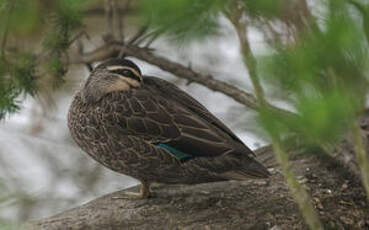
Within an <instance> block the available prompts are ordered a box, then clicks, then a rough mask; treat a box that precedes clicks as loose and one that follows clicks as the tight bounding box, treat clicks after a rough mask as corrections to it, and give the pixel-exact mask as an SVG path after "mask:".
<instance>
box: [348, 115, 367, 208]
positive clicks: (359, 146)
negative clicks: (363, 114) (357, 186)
mask: <svg viewBox="0 0 369 230" xmlns="http://www.w3.org/2000/svg"><path fill="white" fill-rule="evenodd" d="M351 135H352V139H353V140H352V143H353V144H354V147H355V153H356V159H357V161H358V164H359V167H360V172H361V180H362V183H363V186H364V188H365V190H366V195H367V199H368V201H369V161H368V153H367V152H366V150H365V147H364V144H363V140H362V136H361V129H360V127H359V125H358V124H357V122H355V123H354V124H353V126H352V128H351Z"/></svg>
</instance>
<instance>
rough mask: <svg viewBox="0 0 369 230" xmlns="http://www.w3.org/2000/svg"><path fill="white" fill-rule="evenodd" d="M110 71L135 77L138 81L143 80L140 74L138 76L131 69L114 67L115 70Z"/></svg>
mask: <svg viewBox="0 0 369 230" xmlns="http://www.w3.org/2000/svg"><path fill="white" fill-rule="evenodd" d="M110 72H111V73H115V74H119V75H120V76H123V77H128V78H132V79H135V80H136V81H139V82H141V78H140V76H137V75H136V74H135V73H134V72H133V71H131V70H129V69H114V70H110Z"/></svg>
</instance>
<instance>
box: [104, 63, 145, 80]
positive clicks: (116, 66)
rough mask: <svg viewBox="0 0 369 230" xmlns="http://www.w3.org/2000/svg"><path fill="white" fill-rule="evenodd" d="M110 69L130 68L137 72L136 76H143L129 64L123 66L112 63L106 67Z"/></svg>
mask: <svg viewBox="0 0 369 230" xmlns="http://www.w3.org/2000/svg"><path fill="white" fill-rule="evenodd" d="M106 68H107V69H108V70H117V69H128V70H130V71H132V72H133V73H134V74H136V76H139V77H140V78H141V74H140V73H138V72H137V71H136V70H135V69H133V68H131V67H128V66H121V65H111V66H108V67H106Z"/></svg>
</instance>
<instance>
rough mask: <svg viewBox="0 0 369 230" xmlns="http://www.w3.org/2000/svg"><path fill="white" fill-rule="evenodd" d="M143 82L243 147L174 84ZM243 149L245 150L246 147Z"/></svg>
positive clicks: (152, 79)
mask: <svg viewBox="0 0 369 230" xmlns="http://www.w3.org/2000/svg"><path fill="white" fill-rule="evenodd" d="M144 82H145V84H148V85H150V86H151V87H153V88H155V89H157V91H159V92H160V93H162V94H163V95H165V96H166V97H167V98H168V99H170V100H174V101H176V102H178V103H180V104H181V105H183V106H184V107H185V108H187V109H188V110H189V111H191V112H193V113H195V114H197V115H198V116H200V117H201V118H202V119H204V120H206V121H207V122H209V123H210V124H212V125H214V126H216V127H217V128H219V129H220V130H222V131H223V132H224V133H226V134H227V135H229V137H231V138H232V139H233V140H234V141H236V142H238V143H240V144H242V145H244V143H243V142H242V141H241V140H240V139H239V138H238V137H237V136H236V135H235V134H234V133H233V132H232V131H231V130H230V129H229V128H228V127H227V126H225V125H224V124H223V122H221V121H220V120H219V119H218V118H216V117H215V116H214V115H213V114H211V113H210V111H209V110H208V109H206V108H205V106H203V105H202V104H200V103H199V102H198V101H197V100H196V99H194V98H193V97H192V96H190V95H189V94H187V93H186V92H184V91H183V90H181V89H179V88H178V87H177V86H175V85H174V84H171V83H169V82H167V81H165V80H162V79H160V78H157V77H151V76H145V77H144ZM244 146H245V145H244ZM245 147H246V148H247V146H245ZM250 151H251V150H250Z"/></svg>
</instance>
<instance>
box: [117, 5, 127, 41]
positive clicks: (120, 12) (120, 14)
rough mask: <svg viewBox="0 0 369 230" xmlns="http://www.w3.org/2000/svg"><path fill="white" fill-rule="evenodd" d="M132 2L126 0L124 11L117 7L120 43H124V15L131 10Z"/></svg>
mask: <svg viewBox="0 0 369 230" xmlns="http://www.w3.org/2000/svg"><path fill="white" fill-rule="evenodd" d="M130 5H131V1H130V0H126V2H125V4H124V7H123V10H120V8H119V7H117V9H116V10H117V17H118V30H119V38H120V41H122V42H123V41H124V16H125V15H124V13H123V12H127V11H128V10H129V9H130Z"/></svg>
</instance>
